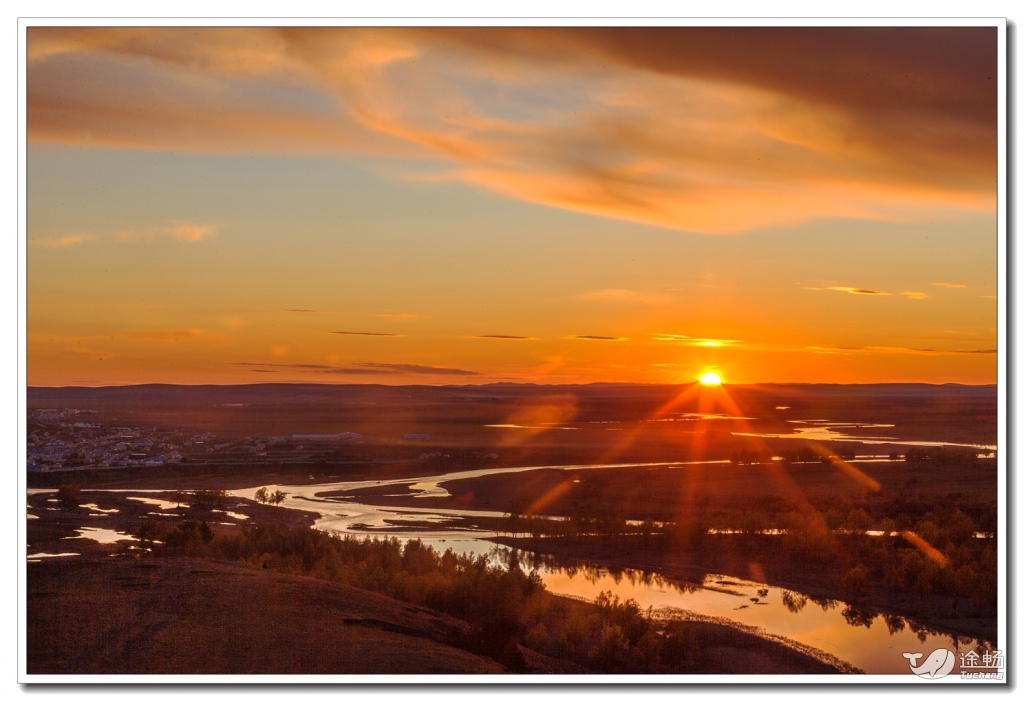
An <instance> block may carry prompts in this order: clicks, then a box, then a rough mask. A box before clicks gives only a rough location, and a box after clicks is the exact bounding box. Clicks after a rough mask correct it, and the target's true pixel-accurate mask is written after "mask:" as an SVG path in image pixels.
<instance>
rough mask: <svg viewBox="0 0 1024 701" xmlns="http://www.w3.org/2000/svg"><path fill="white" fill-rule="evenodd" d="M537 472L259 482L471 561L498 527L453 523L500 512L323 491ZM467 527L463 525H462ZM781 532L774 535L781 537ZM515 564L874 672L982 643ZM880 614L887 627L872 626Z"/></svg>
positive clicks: (716, 589) (620, 577)
mask: <svg viewBox="0 0 1024 701" xmlns="http://www.w3.org/2000/svg"><path fill="white" fill-rule="evenodd" d="M668 465H671V466H673V467H684V466H685V465H686V463H668V464H666V463H626V464H618V465H589V466H588V465H557V466H554V465H553V466H547V467H548V468H554V469H563V470H583V469H601V468H609V467H654V466H668ZM536 469H543V468H540V467H527V468H511V469H508V468H505V469H502V468H489V469H481V470H470V471H465V472H456V473H449V474H446V475H438V476H435V477H417V478H401V479H394V480H376V481H359V482H343V483H335V484H321V485H311V486H295V485H287V486H284V485H266V487H267V489H268V490H275V489H278V488H280V489H281V490H283V491H285V492H286V493H287V496H286V499H285V501H284V502H283V504H282V506H284V507H288V508H294V509H302V510H305V511H314V512H316V513H317V514H318V519H317V521H316V524H315V527H316V528H319V529H321V530H324V531H328V532H333V533H337V534H339V535H344V534H348V535H356V536H359V537H379V536H381V535H386V536H396V537H398V538H400V539H402V540H410V539H413V538H416V539H419V540H422V541H423V542H424V544H426V545H430V546H432V547H434V548H435V549H437V550H438V551H440V552H444V551H445V550H447V549H449V548H450V549H452V550H453V552H455V553H456V554H459V555H472V556H474V557H476V556H480V555H486V554H488V553H492V554H494V551H493V550H492V548H493V546H492V545H491V543H489V542H488V541H486V540H484V538H488V537H492V536H494V535H496V533H494V532H492V531H488V530H486V529H484V528H477V529H475V530H474V529H472V528H466V526H465V525H463V526H461V527H460V526H459V525H458V521H457V520H456V521H453V519H459V518H460V517H474V518H476V519H480V518H486V517H498V518H501V517H503V516H504V514H502V513H497V512H481V511H467V510H458V509H443V508H427V509H424V508H414V507H398V506H377V505H372V504H363V503H360V502H359V496H358V495H344V496H352V497H353V498H343V497H342V496H338V495H336V494H332V495H330V496H328V495H327V494H326V493H327V492H350V493H351V492H354V491H355V490H358V489H364V488H366V487H380V486H386V485H405V486H407V487H410V486H412V487H413V489H411V490H410V491H409V496H410V497H411V496H413V495H414V494H416V493H423V492H428V493H429V492H431V491H433V490H443V487H440V484H441V483H444V482H450V481H454V480H458V479H468V478H472V477H480V476H484V475H488V474H496V473H506V472H526V471H530V470H536ZM255 492H256V488H250V489H242V490H236V491H233V492H231V494H232V495H233V496H237V497H243V498H248V499H252V498H253V494H254V493H255ZM467 525H468V524H467ZM779 534H780V535H781V533H779ZM516 556H517V558H518V559H519V562H520V563H522V564H523V566H524V567H525V568H527V569H532V570H535V571H537V573H538V575H539V576H540V577H541V579H542V580H543V581H544V583H545V585H546V587H547V589H548V590H549V591H551V592H552V593H554V594H558V595H563V596H571V597H578V598H583V599H586V600H590V601H593V600H595V599H596V598H597V597H598V596H599V595H600V594H601V592H604V591H610V592H611V593H612V594H613V595H617V596H619V597H620V598H621V599H623V600H625V599H634V600H636V601H637V603H638V604H639V605H640V606H641V607H642V608H644V609H647V608H651V609H652V610H654V611H655V612H656V613H657V612H660V614H659V615H672V616H684V617H685V616H690V617H700V618H701V620H717V621H720V622H727V623H728V624H730V625H739V626H741V627H742V626H747V627H754V628H757V629H760V630H762V631H766V634H767V635H770V636H777V637H779V638H785V639H786V640H789V641H794V642H795V644H802V645H805V646H810V647H811V648H814V649H816V650H821V651H823V652H825V653H827V654H829V655H834V656H835V657H836V658H838V659H840V660H843V661H845V662H848V663H850V664H852V665H854V666H855V667H858V668H860V669H863V670H864V671H866V672H868V673H873V674H910V673H911V672H910V668H909V667H908V665H907V660H906V659H905V658H904V657H903V653H904V652H917V651H924V652H925V653H927V652H930V651H931V650H933V649H935V648H939V647H947V648H950V649H961V648H963V647H965V646H970V645H975V646H977V645H988V644H989V643H988V642H985V641H975V640H972V639H967V638H958V637H955V636H950V635H945V634H941V633H938V632H936V631H933V630H930V629H929V628H927V627H926V626H922V625H920V624H918V623H915V622H913V621H910V620H909V619H905V618H902V617H900V616H881V614H877V613H872V612H869V611H866V610H862V609H860V608H858V607H856V606H852V605H850V604H847V603H846V602H842V601H838V600H835V599H830V598H827V597H822V596H818V595H812V594H810V593H800V592H795V591H791V590H787V589H783V588H780V587H772V586H769V585H766V584H764V583H757V582H751V581H746V580H742V579H738V578H734V577H730V576H726V575H721V574H706V575H700V576H697V575H695V576H692V577H689V578H674V577H673V578H668V577H664V576H662V575H660V574H657V573H651V572H643V571H640V570H634V569H626V568H621V569H607V568H604V567H597V566H593V565H589V564H587V563H584V562H580V561H573V560H566V559H559V558H556V557H554V556H550V555H539V554H534V553H528V552H525V551H517V554H516ZM879 617H881V618H882V621H883V622H884V625H879V624H878V623H877V622H878V619H879Z"/></svg>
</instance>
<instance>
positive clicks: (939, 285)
mask: <svg viewBox="0 0 1024 701" xmlns="http://www.w3.org/2000/svg"><path fill="white" fill-rule="evenodd" d="M932 284H933V285H935V286H936V287H954V288H955V287H967V285H957V284H954V283H952V282H933V283H932Z"/></svg>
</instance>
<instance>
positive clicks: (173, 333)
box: [124, 329, 203, 343]
mask: <svg viewBox="0 0 1024 701" xmlns="http://www.w3.org/2000/svg"><path fill="white" fill-rule="evenodd" d="M202 333H203V330H202V329H172V330H166V331H164V330H154V331H131V332H129V333H126V334H124V335H125V336H128V337H129V338H134V339H138V340H140V341H157V342H160V343H174V342H177V341H190V340H195V339H196V338H198V337H199V336H200V334H202Z"/></svg>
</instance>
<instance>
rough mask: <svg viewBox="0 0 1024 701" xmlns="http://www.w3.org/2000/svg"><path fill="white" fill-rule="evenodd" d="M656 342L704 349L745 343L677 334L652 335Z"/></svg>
mask: <svg viewBox="0 0 1024 701" xmlns="http://www.w3.org/2000/svg"><path fill="white" fill-rule="evenodd" d="M651 336H653V337H654V340H655V341H668V342H672V343H683V344H685V345H689V346H701V347H704V348H719V347H721V346H729V345H732V344H734V343H743V341H741V340H739V339H735V338H695V337H693V336H684V335H682V334H677V333H655V334H651Z"/></svg>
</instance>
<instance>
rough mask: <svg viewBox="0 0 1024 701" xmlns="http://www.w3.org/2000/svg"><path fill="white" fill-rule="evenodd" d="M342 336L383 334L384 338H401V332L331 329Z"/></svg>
mask: <svg viewBox="0 0 1024 701" xmlns="http://www.w3.org/2000/svg"><path fill="white" fill-rule="evenodd" d="M329 333H336V334H339V335H341V336H381V337H384V338H401V337H402V334H400V333H377V332H375V331H330V332H329Z"/></svg>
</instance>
